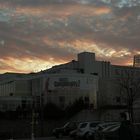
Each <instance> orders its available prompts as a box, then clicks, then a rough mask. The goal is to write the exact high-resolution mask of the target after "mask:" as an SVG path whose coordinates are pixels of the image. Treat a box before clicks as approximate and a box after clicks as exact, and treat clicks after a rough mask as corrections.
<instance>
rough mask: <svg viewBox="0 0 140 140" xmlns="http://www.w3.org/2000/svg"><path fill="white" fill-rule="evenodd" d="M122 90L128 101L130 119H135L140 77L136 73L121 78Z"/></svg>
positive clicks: (123, 96)
mask: <svg viewBox="0 0 140 140" xmlns="http://www.w3.org/2000/svg"><path fill="white" fill-rule="evenodd" d="M119 85H120V89H121V90H120V91H121V95H122V98H123V99H124V100H125V101H126V105H127V109H128V113H129V118H130V121H131V122H133V121H134V109H133V106H134V103H135V101H136V99H137V98H138V97H140V95H139V94H138V93H139V92H140V78H139V77H136V75H135V73H131V75H130V74H128V73H127V74H126V75H125V77H122V78H120V79H119Z"/></svg>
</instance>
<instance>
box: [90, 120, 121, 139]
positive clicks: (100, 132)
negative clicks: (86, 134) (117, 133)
mask: <svg viewBox="0 0 140 140" xmlns="http://www.w3.org/2000/svg"><path fill="white" fill-rule="evenodd" d="M118 125H120V123H119V122H103V123H100V124H99V125H97V127H96V130H95V133H94V134H91V135H94V138H95V139H102V138H103V132H105V131H106V130H108V129H111V128H112V127H114V126H118Z"/></svg>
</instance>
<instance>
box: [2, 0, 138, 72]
mask: <svg viewBox="0 0 140 140" xmlns="http://www.w3.org/2000/svg"><path fill="white" fill-rule="evenodd" d="M83 51H90V52H95V53H96V58H97V60H106V61H110V62H111V63H112V64H117V65H131V64H132V59H133V56H134V55H135V54H140V0H0V73H5V72H26V73H28V72H37V71H40V70H45V69H47V68H50V67H51V66H53V65H58V64H61V63H65V62H68V61H71V60H72V59H77V58H76V56H77V53H79V52H83Z"/></svg>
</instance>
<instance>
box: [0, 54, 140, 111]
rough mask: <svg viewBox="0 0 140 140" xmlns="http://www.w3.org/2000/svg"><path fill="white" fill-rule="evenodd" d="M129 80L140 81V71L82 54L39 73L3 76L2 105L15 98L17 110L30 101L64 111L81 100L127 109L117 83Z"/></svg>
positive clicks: (0, 80) (0, 93)
mask: <svg viewBox="0 0 140 140" xmlns="http://www.w3.org/2000/svg"><path fill="white" fill-rule="evenodd" d="M128 77H131V78H134V77H137V78H138V77H140V68H139V67H133V66H118V65H112V64H111V63H110V62H106V61H98V60H96V57H95V53H91V52H82V53H79V54H78V56H77V60H72V61H70V62H68V63H65V64H61V65H57V66H53V67H52V68H50V69H47V70H45V71H41V72H38V73H33V74H17V73H16V74H15V73H14V74H13V73H7V74H2V75H0V97H1V98H0V100H1V101H0V104H4V100H5V99H6V100H8V99H9V100H11V102H13V99H14V98H15V100H16V101H15V102H17V100H19V103H18V102H17V106H18V105H22V102H23V101H24V100H25V99H26V100H27V99H30V104H32V102H33V101H35V102H36V106H41V104H42V102H43V103H44V104H46V103H48V102H53V103H55V104H56V105H58V106H60V107H62V108H64V107H66V106H67V105H69V104H71V103H72V102H74V101H75V100H76V99H78V98H80V97H82V98H83V99H84V100H86V101H88V102H89V104H91V105H93V106H94V108H98V107H100V106H105V105H124V103H125V102H124V99H123V98H124V97H123V96H122V95H121V94H120V93H121V90H120V87H119V85H118V83H117V81H118V80H120V79H125V78H128ZM42 98H43V100H42ZM22 99H23V101H22ZM2 100H3V101H2ZM31 100H32V101H31ZM27 102H28V103H29V101H27ZM137 102H138V101H137ZM5 103H6V102H5ZM0 106H5V105H0Z"/></svg>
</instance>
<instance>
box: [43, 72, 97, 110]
mask: <svg viewBox="0 0 140 140" xmlns="http://www.w3.org/2000/svg"><path fill="white" fill-rule="evenodd" d="M44 84H45V86H44V87H45V88H46V87H47V88H46V90H45V96H46V98H47V100H46V102H53V103H55V104H57V105H58V106H63V107H65V106H66V105H69V104H70V103H73V102H74V101H75V100H76V99H79V98H80V97H83V98H84V99H85V98H86V97H88V98H89V102H90V103H91V104H94V107H97V104H96V100H97V99H96V98H97V97H96V96H97V91H98V77H97V76H93V75H88V74H50V75H49V77H47V78H46V82H45V83H44ZM46 85H47V86H46Z"/></svg>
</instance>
